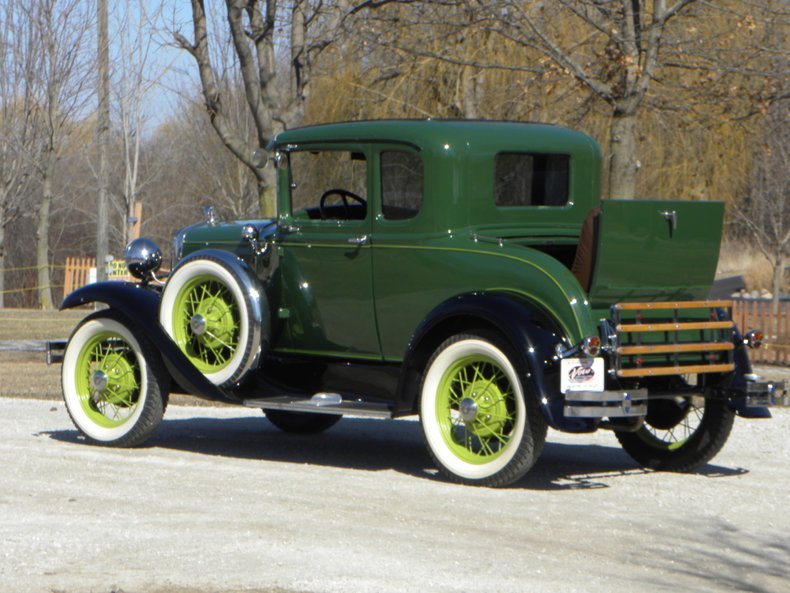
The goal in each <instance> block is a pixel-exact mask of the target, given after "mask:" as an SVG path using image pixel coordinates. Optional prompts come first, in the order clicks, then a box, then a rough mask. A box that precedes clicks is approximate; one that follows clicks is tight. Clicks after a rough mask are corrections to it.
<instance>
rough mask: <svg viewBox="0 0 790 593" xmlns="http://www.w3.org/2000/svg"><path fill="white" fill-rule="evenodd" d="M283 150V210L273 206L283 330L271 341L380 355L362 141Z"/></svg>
mask: <svg viewBox="0 0 790 593" xmlns="http://www.w3.org/2000/svg"><path fill="white" fill-rule="evenodd" d="M287 157H288V185H289V187H288V199H287V208H286V209H287V211H286V212H281V213H280V225H281V233H280V239H279V242H278V253H279V257H280V263H279V274H278V277H279V287H278V290H279V293H280V305H281V306H280V307H279V310H278V317H279V318H280V322H281V323H280V326H281V328H282V331H281V332H280V333H279V336H278V339H277V342H276V344H275V349H276V350H278V351H280V352H284V353H287V352H299V353H300V354H308V355H309V354H314V355H317V356H332V357H339V358H371V359H380V355H381V353H380V347H379V340H378V334H377V330H376V319H375V314H374V310H375V309H374V303H373V288H372V286H373V283H372V265H371V248H370V244H371V240H370V212H369V208H368V206H367V198H368V185H369V176H370V175H369V171H368V158H367V156H366V153H365V149H364V147H363V146H360V145H350V144H345V145H321V146H309V147H306V148H302V147H299V148H298V149H294V150H290V151H288V153H287ZM281 203H282V202H281Z"/></svg>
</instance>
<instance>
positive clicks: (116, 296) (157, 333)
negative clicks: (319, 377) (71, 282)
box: [60, 282, 236, 402]
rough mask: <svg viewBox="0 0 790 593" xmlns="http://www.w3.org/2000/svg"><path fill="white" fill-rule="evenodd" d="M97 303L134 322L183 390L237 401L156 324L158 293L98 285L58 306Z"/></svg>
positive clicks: (136, 287) (112, 284)
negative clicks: (217, 385)
mask: <svg viewBox="0 0 790 593" xmlns="http://www.w3.org/2000/svg"><path fill="white" fill-rule="evenodd" d="M96 302H98V303H105V304H106V305H108V306H109V307H110V308H112V309H115V310H117V311H120V312H121V313H122V314H123V315H125V316H126V317H128V318H129V319H130V320H132V321H134V322H135V324H136V325H137V327H139V328H140V330H141V331H142V332H143V333H144V335H145V337H146V338H148V339H149V340H150V341H151V343H152V344H153V345H154V346H155V347H156V348H157V349H158V350H159V352H160V354H161V355H162V361H163V362H164V363H165V366H166V367H167V370H168V372H169V373H170V376H171V377H173V379H174V380H175V381H176V382H177V383H178V385H179V386H180V387H181V388H182V389H184V390H186V391H187V392H189V393H191V394H192V395H196V396H198V397H202V398H205V399H212V400H220V401H232V402H235V401H236V398H234V397H233V396H231V395H229V394H227V393H226V392H224V391H222V390H220V389H219V388H217V387H216V386H215V385H214V384H213V383H211V382H210V381H208V380H207V379H206V378H205V377H204V376H203V375H202V373H201V372H200V371H198V370H197V369H196V368H195V367H194V366H193V365H192V363H191V362H189V360H188V359H187V358H186V357H185V356H184V354H183V353H182V352H181V350H180V349H179V348H178V346H177V345H176V344H175V342H173V340H171V339H170V336H168V335H167V333H166V332H165V330H164V329H163V328H162V326H161V325H160V324H159V294H158V293H157V292H154V291H153V290H151V289H149V288H144V287H143V286H142V285H140V284H135V283H132V282H97V283H94V284H88V285H87V286H84V287H82V288H80V289H78V290H75V291H74V292H72V293H71V294H69V295H68V296H67V297H66V298H64V299H63V302H62V303H61V304H60V310H61V311H62V310H63V309H71V308H73V307H79V306H81V305H87V304H90V303H96Z"/></svg>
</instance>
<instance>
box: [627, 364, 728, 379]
mask: <svg viewBox="0 0 790 593" xmlns="http://www.w3.org/2000/svg"><path fill="white" fill-rule="evenodd" d="M733 370H735V365H734V364H698V365H686V366H683V365H679V366H671V367H644V368H639V369H620V370H619V371H617V376H618V377H657V376H664V375H684V374H686V373H728V372H730V371H733Z"/></svg>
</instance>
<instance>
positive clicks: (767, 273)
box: [716, 243, 773, 291]
mask: <svg viewBox="0 0 790 593" xmlns="http://www.w3.org/2000/svg"><path fill="white" fill-rule="evenodd" d="M738 275H740V276H743V277H744V279H745V281H746V289H747V290H750V291H751V290H761V289H766V290H771V279H772V277H773V269H772V267H771V264H770V263H769V262H768V260H767V259H765V256H764V255H763V254H762V253H760V252H759V251H758V250H757V249H754V248H752V247H750V246H744V245H743V244H737V243H724V244H723V245H722V246H721V255H720V256H719V266H718V268H717V269H716V276H717V277H727V276H738Z"/></svg>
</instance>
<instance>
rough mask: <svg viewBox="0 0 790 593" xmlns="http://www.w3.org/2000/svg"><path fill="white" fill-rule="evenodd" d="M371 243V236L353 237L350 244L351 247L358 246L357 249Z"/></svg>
mask: <svg viewBox="0 0 790 593" xmlns="http://www.w3.org/2000/svg"><path fill="white" fill-rule="evenodd" d="M368 241H370V236H369V235H361V236H359V237H351V238H350V239H349V240H348V242H349V244H351V245H356V246H357V247H361V246H362V245H366V244H367V243H368Z"/></svg>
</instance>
